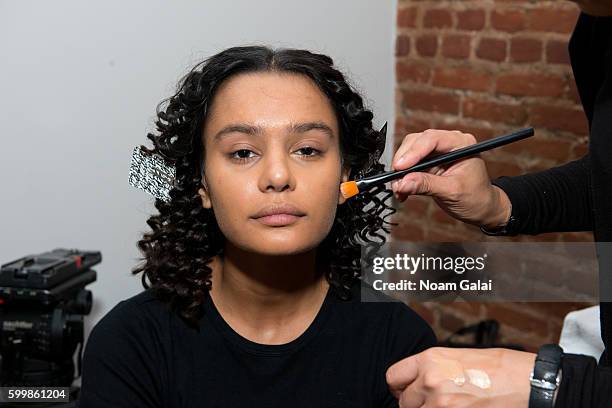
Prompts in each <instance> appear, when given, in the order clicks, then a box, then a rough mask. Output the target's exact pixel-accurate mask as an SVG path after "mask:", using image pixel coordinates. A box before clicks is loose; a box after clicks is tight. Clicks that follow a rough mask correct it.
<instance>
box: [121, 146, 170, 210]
mask: <svg viewBox="0 0 612 408" xmlns="http://www.w3.org/2000/svg"><path fill="white" fill-rule="evenodd" d="M175 177H176V168H175V167H174V165H172V164H170V163H169V162H168V161H167V160H165V159H164V158H163V157H162V156H161V155H159V154H156V153H151V152H148V151H146V150H145V149H144V148H143V146H136V147H135V148H134V151H133V152H132V163H131V164H130V177H129V182H130V185H132V186H133V187H136V188H139V189H141V190H143V191H145V192H147V193H149V194H151V195H152V196H153V197H155V198H158V199H160V200H163V201H166V202H168V201H170V190H171V189H172V188H173V187H174V179H175Z"/></svg>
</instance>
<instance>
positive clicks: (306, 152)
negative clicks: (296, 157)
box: [297, 147, 321, 157]
mask: <svg viewBox="0 0 612 408" xmlns="http://www.w3.org/2000/svg"><path fill="white" fill-rule="evenodd" d="M297 151H298V152H302V154H301V155H302V156H307V157H312V156H317V155H319V154H321V151H320V150H317V149H315V148H313V147H302V148H301V149H298V150H297Z"/></svg>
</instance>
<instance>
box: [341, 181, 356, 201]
mask: <svg viewBox="0 0 612 408" xmlns="http://www.w3.org/2000/svg"><path fill="white" fill-rule="evenodd" d="M340 192H341V193H342V195H343V196H344V198H351V197H352V196H354V195H357V194H359V188H357V182H356V181H346V182H344V183H342V184H340Z"/></svg>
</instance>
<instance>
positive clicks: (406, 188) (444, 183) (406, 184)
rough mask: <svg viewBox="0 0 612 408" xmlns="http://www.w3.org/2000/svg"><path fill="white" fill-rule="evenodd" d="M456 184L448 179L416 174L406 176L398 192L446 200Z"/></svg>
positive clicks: (427, 174)
mask: <svg viewBox="0 0 612 408" xmlns="http://www.w3.org/2000/svg"><path fill="white" fill-rule="evenodd" d="M455 184H456V182H453V181H452V180H451V179H449V178H448V177H444V176H436V175H433V174H430V173H423V172H415V173H410V174H407V175H405V176H404V178H403V179H402V180H401V181H400V183H399V186H398V187H397V192H398V193H400V194H417V195H429V196H436V197H439V198H446V197H448V196H449V195H450V193H451V191H452V190H453V188H454V185H455Z"/></svg>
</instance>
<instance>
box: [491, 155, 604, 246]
mask: <svg viewBox="0 0 612 408" xmlns="http://www.w3.org/2000/svg"><path fill="white" fill-rule="evenodd" d="M590 177H591V176H590V165H589V156H588V155H586V156H584V157H583V158H581V159H579V160H575V161H572V162H569V163H566V164H564V165H562V166H559V167H554V168H551V169H547V170H544V171H540V172H537V173H532V174H525V175H521V176H515V177H506V176H504V177H500V178H497V179H495V180H493V181H492V183H493V184H494V185H496V186H498V187H499V188H501V189H502V190H504V192H505V193H506V194H507V195H508V198H509V199H510V202H511V203H512V215H513V216H514V217H515V218H516V219H517V223H516V226H515V228H514V229H513V232H512V233H511V234H509V235H517V234H531V235H535V234H541V233H544V232H566V231H592V230H593V216H592V203H591V194H590V192H589V188H590V183H591V180H590Z"/></svg>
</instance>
